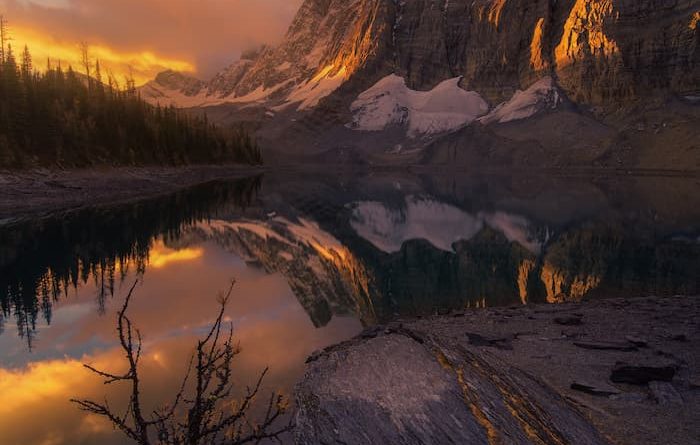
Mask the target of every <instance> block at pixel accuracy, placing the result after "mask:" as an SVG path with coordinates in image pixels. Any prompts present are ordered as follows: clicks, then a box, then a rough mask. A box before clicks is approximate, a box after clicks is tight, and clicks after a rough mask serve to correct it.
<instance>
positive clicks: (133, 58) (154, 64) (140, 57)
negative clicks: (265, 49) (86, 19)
mask: <svg viewBox="0 0 700 445" xmlns="http://www.w3.org/2000/svg"><path fill="white" fill-rule="evenodd" d="M12 37H13V41H12V44H13V45H14V47H15V52H16V54H17V55H19V53H20V52H21V49H22V48H24V45H27V46H28V47H29V51H30V52H31V54H32V58H33V61H34V66H35V68H36V69H38V70H40V71H41V70H43V69H44V68H45V66H46V63H47V60H48V59H51V61H52V63H54V64H55V63H58V62H59V61H60V62H61V64H62V65H63V66H64V68H67V66H68V65H72V66H73V69H75V70H77V71H81V70H82V68H81V65H82V63H81V53H80V48H79V42H70V41H62V40H58V39H56V38H54V37H52V36H50V35H48V34H44V33H43V32H42V31H39V30H36V29H32V28H28V27H18V26H14V27H12ZM90 55H91V56H92V58H93V59H99V61H100V65H101V67H102V70H103V75H104V77H105V78H106V75H107V72H108V71H111V72H112V73H113V74H114V76H115V77H116V79H117V81H119V82H123V81H124V79H125V78H126V76H128V75H129V73H130V71H131V73H133V77H134V80H135V81H136V84H137V85H140V84H143V83H146V82H147V81H149V80H150V79H153V78H154V77H155V75H156V74H158V73H159V72H161V71H164V70H166V69H172V70H176V71H181V72H194V71H196V66H195V65H194V63H193V62H190V61H187V60H179V59H175V58H169V57H165V56H161V55H158V54H156V53H154V52H152V51H136V52H129V51H121V50H117V49H114V48H111V47H109V46H106V45H91V46H90Z"/></svg>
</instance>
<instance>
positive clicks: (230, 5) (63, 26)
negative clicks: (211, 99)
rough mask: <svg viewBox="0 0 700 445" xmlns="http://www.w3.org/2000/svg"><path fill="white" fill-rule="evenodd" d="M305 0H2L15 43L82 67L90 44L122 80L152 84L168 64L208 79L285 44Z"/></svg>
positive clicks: (38, 56)
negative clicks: (259, 50) (254, 52)
mask: <svg viewBox="0 0 700 445" xmlns="http://www.w3.org/2000/svg"><path fill="white" fill-rule="evenodd" d="M301 1H302V0H0V14H3V15H4V16H5V18H6V19H7V20H8V22H9V28H10V34H11V37H12V39H13V41H12V42H11V43H12V45H13V46H14V47H15V48H16V49H17V50H19V49H21V48H22V47H24V45H25V44H27V45H28V46H29V49H30V51H31V52H32V55H33V58H34V64H35V66H36V68H38V69H42V68H43V67H45V66H46V61H47V58H48V57H50V58H51V59H52V60H59V59H60V60H62V61H63V63H68V64H73V65H75V66H78V65H79V60H80V57H79V50H78V44H79V42H81V41H85V42H87V43H88V44H89V45H90V47H91V52H92V54H93V56H94V57H98V58H99V59H100V63H101V65H102V66H103V67H105V68H107V69H110V70H111V71H112V72H113V73H114V75H115V76H116V77H117V78H120V77H122V78H123V76H124V75H126V73H128V71H129V68H128V67H129V66H131V67H132V69H133V74H134V78H135V80H136V81H137V83H144V82H145V81H147V80H149V79H151V78H153V77H154V76H155V74H157V73H158V72H160V71H163V70H165V69H175V70H178V71H186V72H191V73H194V74H196V75H197V77H200V78H203V79H207V78H209V77H210V76H212V75H213V74H215V73H216V72H217V71H218V70H220V69H222V68H224V67H225V66H226V65H228V64H229V63H230V62H232V61H234V60H236V59H237V58H238V57H239V55H240V53H241V51H244V50H246V49H250V48H254V47H257V46H259V45H261V44H264V43H275V42H278V41H279V40H280V39H281V37H282V36H283V35H284V32H285V31H286V29H287V26H288V25H289V23H290V22H291V20H292V18H293V16H294V14H295V12H296V11H297V9H298V8H299V5H300V4H301Z"/></svg>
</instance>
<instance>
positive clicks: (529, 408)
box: [296, 297, 700, 445]
mask: <svg viewBox="0 0 700 445" xmlns="http://www.w3.org/2000/svg"><path fill="white" fill-rule="evenodd" d="M698 301H700V300H698V299H697V298H691V297H689V298H668V299H663V298H648V299H647V298H639V299H632V300H603V301H598V302H591V303H587V304H585V305H580V304H564V305H558V306H537V305H534V306H527V307H520V308H508V309H487V310H479V311H467V312H461V311H460V312H455V313H453V314H450V315H449V316H442V317H430V318H426V319H423V320H413V321H404V322H403V323H394V324H390V325H388V326H383V327H377V328H373V329H367V330H365V332H363V334H361V335H360V336H359V337H358V338H356V339H354V340H351V341H349V342H346V343H343V344H340V345H336V346H331V347H329V348H327V349H325V350H324V351H320V352H318V353H316V354H314V355H312V356H311V357H310V358H309V359H308V365H307V372H306V374H305V376H304V379H303V380H302V382H301V383H300V384H299V385H298V387H297V392H296V397H297V407H298V414H297V429H296V439H297V440H296V442H297V443H303V444H322V443H346V444H360V443H362V444H374V443H376V444H398V443H401V444H419V443H465V444H466V443H469V444H472V443H473V444H498V443H505V444H533V443H534V444H593V443H596V444H598V443H600V444H602V443H615V444H620V445H636V444H640V443H644V444H649V445H665V444H668V443H674V444H679V445H686V444H687V445H691V444H694V443H695V438H696V437H697V436H698V434H699V433H700V430H699V428H700V426H699V425H698V423H697V421H696V418H697V410H698V408H699V407H700V392H698V391H697V369H698V366H700V354H699V353H698V351H700V348H698V343H699V341H700V339H699V338H698V336H697V329H696V324H697V322H696V318H697V316H698V313H699V312H700V304H699V303H698ZM650 326H653V329H651V330H650V328H649V327H650ZM679 339H680V340H679ZM581 345H583V346H586V347H582V346H581Z"/></svg>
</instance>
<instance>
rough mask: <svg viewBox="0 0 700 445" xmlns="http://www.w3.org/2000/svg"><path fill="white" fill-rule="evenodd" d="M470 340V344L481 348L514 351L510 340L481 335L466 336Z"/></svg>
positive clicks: (467, 334)
mask: <svg viewBox="0 0 700 445" xmlns="http://www.w3.org/2000/svg"><path fill="white" fill-rule="evenodd" d="M465 335H466V336H467V338H468V339H469V344H470V345H474V346H479V347H487V348H498V349H513V345H512V344H511V340H510V338H486V337H483V336H481V335H479V334H471V333H469V332H467V333H466V334H465Z"/></svg>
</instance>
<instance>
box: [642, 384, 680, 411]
mask: <svg viewBox="0 0 700 445" xmlns="http://www.w3.org/2000/svg"><path fill="white" fill-rule="evenodd" d="M649 389H650V390H651V394H652V396H653V397H654V399H655V400H656V401H657V402H658V403H659V404H660V405H669V404H682V403H683V398H682V397H681V395H680V394H679V393H678V391H676V388H674V387H673V385H672V384H670V383H668V382H656V381H654V382H650V383H649Z"/></svg>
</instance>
